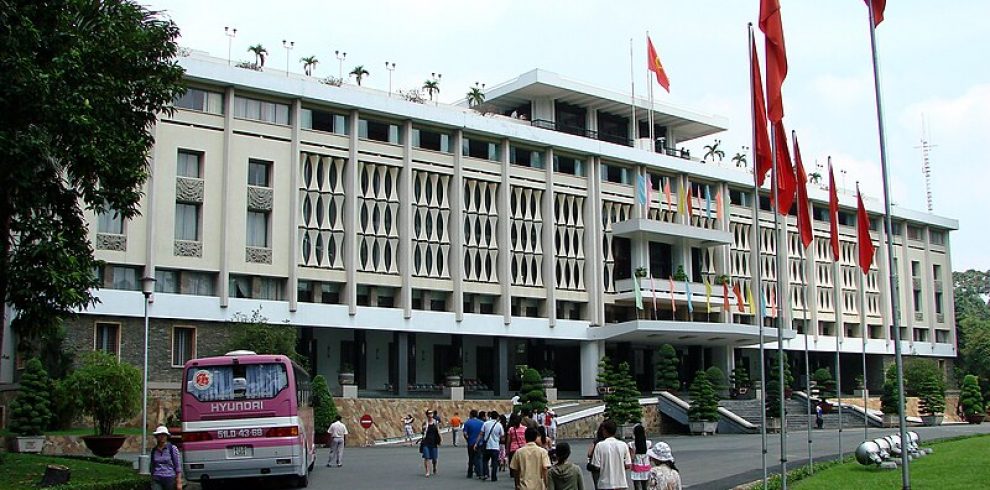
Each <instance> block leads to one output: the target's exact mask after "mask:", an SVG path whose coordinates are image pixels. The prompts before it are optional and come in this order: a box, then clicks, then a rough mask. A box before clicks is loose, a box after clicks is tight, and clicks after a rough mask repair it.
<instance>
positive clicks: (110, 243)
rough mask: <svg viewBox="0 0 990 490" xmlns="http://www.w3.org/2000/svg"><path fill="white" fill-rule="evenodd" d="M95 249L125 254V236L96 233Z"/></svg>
mask: <svg viewBox="0 0 990 490" xmlns="http://www.w3.org/2000/svg"><path fill="white" fill-rule="evenodd" d="M96 249H97V250H112V251H114V252H126V251H127V235H118V234H116V233H97V234H96Z"/></svg>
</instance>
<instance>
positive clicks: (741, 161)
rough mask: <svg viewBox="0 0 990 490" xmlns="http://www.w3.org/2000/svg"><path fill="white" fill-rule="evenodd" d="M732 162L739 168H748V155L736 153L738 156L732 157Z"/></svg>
mask: <svg viewBox="0 0 990 490" xmlns="http://www.w3.org/2000/svg"><path fill="white" fill-rule="evenodd" d="M732 161H733V162H734V163H735V164H736V166H737V167H745V166H746V154H745V153H736V156H734V157H732Z"/></svg>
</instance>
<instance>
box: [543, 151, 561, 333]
mask: <svg viewBox="0 0 990 490" xmlns="http://www.w3.org/2000/svg"><path fill="white" fill-rule="evenodd" d="M546 157H547V162H550V164H549V165H547V166H546V167H545V168H544V170H545V175H546V187H545V188H544V190H543V199H542V200H541V202H540V204H541V206H542V207H543V211H542V213H543V229H542V231H543V233H542V234H541V237H540V240H542V241H543V288H544V289H545V290H546V295H547V299H546V302H547V303H546V305H547V307H546V311H547V321H548V322H549V324H550V326H551V327H553V326H554V325H556V323H557V292H556V291H557V254H556V247H554V235H555V234H556V233H555V231H556V228H557V218H556V216H554V212H553V210H554V200H555V199H556V196H555V193H554V186H553V164H552V162H553V148H547V152H546Z"/></svg>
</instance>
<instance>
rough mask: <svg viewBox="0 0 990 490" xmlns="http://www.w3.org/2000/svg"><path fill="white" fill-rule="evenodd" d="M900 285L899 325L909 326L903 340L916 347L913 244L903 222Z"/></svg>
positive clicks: (906, 225) (906, 224) (906, 226)
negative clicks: (912, 269) (912, 265)
mask: <svg viewBox="0 0 990 490" xmlns="http://www.w3.org/2000/svg"><path fill="white" fill-rule="evenodd" d="M900 262H901V263H900V267H901V270H900V273H899V274H898V275H899V276H900V277H898V279H899V280H898V281H897V282H898V285H899V287H900V288H901V290H900V293H901V301H900V304H901V322H900V324H899V325H897V327H898V328H900V327H901V326H904V327H907V328H906V330H907V332H906V334H905V335H902V336H901V342H905V341H906V342H907V343H908V346H909V349H908V351H910V349H913V348H914V335H913V334H914V275H913V274H911V246H910V245H908V223H907V221H905V222H903V223H902V224H901V260H900Z"/></svg>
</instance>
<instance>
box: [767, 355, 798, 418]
mask: <svg viewBox="0 0 990 490" xmlns="http://www.w3.org/2000/svg"><path fill="white" fill-rule="evenodd" d="M771 358H772V360H773V361H772V364H771V366H770V370H769V371H767V392H766V394H765V398H766V412H767V417H769V418H780V419H782V418H784V412H783V411H782V407H781V404H780V399H781V386H780V374H779V369H780V363H781V362H783V364H784V388H787V387H788V386H790V385H791V383H793V382H794V376H792V375H791V367H790V364H789V363H788V362H787V353H786V352H785V353H784V354H783V355H781V356H779V357H778V356H777V353H773V354H771Z"/></svg>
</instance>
